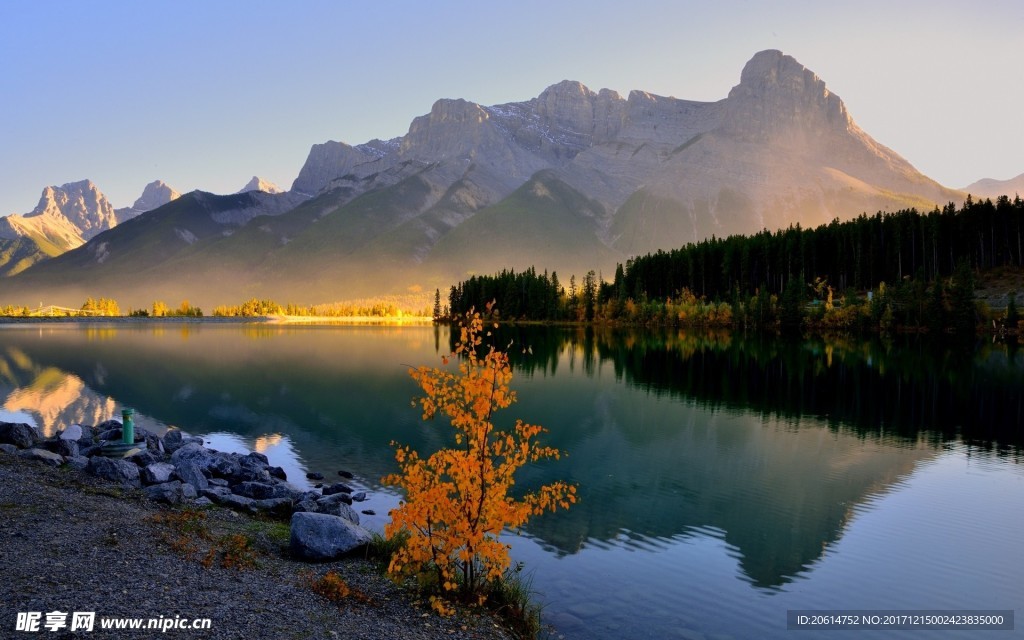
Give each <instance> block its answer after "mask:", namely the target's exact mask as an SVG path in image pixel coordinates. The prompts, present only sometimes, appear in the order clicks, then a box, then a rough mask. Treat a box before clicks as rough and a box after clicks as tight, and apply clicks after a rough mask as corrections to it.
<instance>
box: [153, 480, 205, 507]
mask: <svg viewBox="0 0 1024 640" xmlns="http://www.w3.org/2000/svg"><path fill="white" fill-rule="evenodd" d="M144 491H145V493H146V497H147V498H149V499H150V500H156V501H157V502H166V503H167V504H181V503H182V502H186V501H188V500H193V499H195V497H196V490H195V488H194V487H193V486H192V485H190V484H186V483H183V482H181V481H180V480H172V481H171V482H163V483H161V484H154V485H152V486H149V487H146V488H145V489H144Z"/></svg>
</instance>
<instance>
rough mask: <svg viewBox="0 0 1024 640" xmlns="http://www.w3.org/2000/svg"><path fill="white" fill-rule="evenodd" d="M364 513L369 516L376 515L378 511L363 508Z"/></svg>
mask: <svg viewBox="0 0 1024 640" xmlns="http://www.w3.org/2000/svg"><path fill="white" fill-rule="evenodd" d="M362 513H364V514H366V515H368V516H375V515H377V512H376V511H374V510H373V509H363V511H362Z"/></svg>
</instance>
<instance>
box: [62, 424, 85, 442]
mask: <svg viewBox="0 0 1024 640" xmlns="http://www.w3.org/2000/svg"><path fill="white" fill-rule="evenodd" d="M57 437H58V438H60V439H61V440H81V439H82V425H80V424H72V425H69V426H68V428H67V429H64V430H63V431H61V432H60V434H59V435H58V436H57Z"/></svg>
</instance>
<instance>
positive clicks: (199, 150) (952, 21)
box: [0, 0, 1024, 215]
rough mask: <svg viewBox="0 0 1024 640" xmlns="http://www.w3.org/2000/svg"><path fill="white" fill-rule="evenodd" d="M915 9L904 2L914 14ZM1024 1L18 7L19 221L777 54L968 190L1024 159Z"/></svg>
mask: <svg viewBox="0 0 1024 640" xmlns="http://www.w3.org/2000/svg"><path fill="white" fill-rule="evenodd" d="M893 5H899V6H893ZM1021 34H1024V3H1021V2H1019V0H977V1H975V2H962V1H957V2H954V1H951V0H934V1H922V0H911V1H909V2H899V3H892V2H890V1H881V0H862V1H858V2H855V3H854V2H845V1H844V2H820V0H819V1H798V0H782V1H778V2H771V3H767V2H754V1H742V0H724V1H717V2H716V1H711V2H685V1H683V2H669V1H661V2H658V1H653V0H631V2H629V3H628V4H627V3H626V2H623V1H621V0H620V1H618V2H608V1H604V0H587V1H586V2H578V1H570V2H554V3H552V2H549V1H541V0H520V1H518V2H515V3H476V2H468V1H453V2H444V1H440V2H434V3H420V2H404V1H399V0H396V1H393V2H379V3H378V2H373V3H369V2H364V3H357V2H341V1H333V0H331V1H327V0H306V1H298V2H279V1H273V2H272V1H269V0H264V1H259V0H253V1H246V2H241V1H238V2H232V1H227V0H225V1H220V2H200V1H198V0H178V1H175V2H169V1H168V2H165V1H150V2H118V1H114V0H110V1H103V2H77V1H71V0H67V1H61V2H58V1H51V0H37V1H29V0H9V1H7V2H3V3H0V87H2V91H0V96H2V97H0V100H2V102H0V214H3V215H6V214H9V213H26V212H28V211H31V210H32V209H33V208H34V207H35V205H36V203H37V202H38V199H39V195H40V192H41V191H42V189H43V188H44V187H46V186H47V185H60V184H64V183H68V182H74V181H78V180H83V179H90V180H92V181H93V182H95V183H96V185H97V186H98V187H99V189H100V190H101V191H103V192H104V193H105V194H106V195H107V197H108V198H110V200H111V201H112V203H113V204H114V206H116V207H124V206H128V205H130V204H132V202H134V200H135V198H137V197H138V196H139V195H140V194H141V192H142V189H143V187H144V186H145V185H146V184H147V183H149V182H151V181H153V180H157V179H159V180H163V181H165V182H167V183H168V184H170V185H171V186H172V187H174V188H175V189H177V190H178V191H180V192H182V193H185V192H188V191H191V190H193V189H202V190H204V191H211V192H214V193H231V192H234V191H237V190H238V189H240V188H241V187H242V186H243V185H244V184H245V183H246V182H248V181H249V179H250V178H251V177H252V176H253V175H259V176H261V177H263V178H265V179H268V180H270V181H272V182H274V183H276V184H277V185H278V186H280V187H282V188H285V189H287V188H290V186H291V183H292V180H294V179H295V176H296V175H297V174H298V171H299V169H300V168H301V166H302V163H303V162H304V160H305V158H306V155H307V153H308V152H309V148H310V146H312V145H313V144H318V143H321V142H325V141H327V140H339V141H343V142H347V143H349V144H359V143H362V142H366V141H368V140H370V139H373V138H382V139H387V138H392V137H395V136H400V135H403V134H404V133H405V132H406V131H407V130H408V127H409V123H410V122H411V121H412V119H413V118H414V117H416V116H418V115H422V114H425V113H427V112H429V110H430V107H431V105H432V104H433V103H434V101H435V100H437V99H439V98H465V99H467V100H471V101H473V102H477V103H480V104H485V105H491V104H499V103H504V102H513V101H522V100H529V99H530V98H532V97H535V96H537V95H538V94H540V93H541V91H543V90H544V89H545V88H546V87H548V86H550V85H552V84H555V83H557V82H559V81H561V80H565V79H571V80H578V81H580V82H582V83H583V84H585V85H587V86H588V87H590V88H591V89H593V90H595V91H596V90H599V89H601V88H609V89H613V90H615V91H618V92H619V93H621V94H623V95H626V94H627V93H628V92H629V91H630V90H632V89H640V90H644V91H648V92H650V93H654V94H657V95H663V96H675V97H677V98H685V99H689V100H704V101H714V100H720V99H722V98H724V97H726V95H728V93H729V90H730V89H731V88H732V87H733V86H734V85H735V84H736V83H737V82H738V81H739V76H740V71H741V70H742V68H743V65H744V64H745V63H746V62H747V61H748V60H749V59H750V58H751V57H752V56H753V55H754V54H755V53H756V52H758V51H761V50H763V49H779V50H781V51H783V52H784V53H786V54H789V55H791V56H793V57H794V58H796V59H797V60H798V61H799V62H800V63H801V64H803V65H804V66H806V67H807V68H809V69H811V70H812V71H814V72H815V73H817V74H818V76H820V77H821V78H822V79H823V80H824V81H825V83H826V84H827V86H828V88H829V89H830V90H831V91H832V92H834V93H836V94H838V95H839V96H840V97H841V98H842V99H843V101H844V102H845V103H846V106H847V108H848V109H849V112H850V114H851V115H852V116H853V118H854V120H855V121H856V122H857V123H858V124H859V125H860V127H861V128H862V129H864V130H865V131H866V132H867V133H868V134H869V135H871V136H872V137H874V138H875V139H876V140H877V141H878V142H880V143H882V144H884V145H886V146H888V147H890V148H892V149H893V150H895V151H896V152H897V153H899V154H900V155H902V156H903V157H905V158H906V159H907V160H908V161H909V162H910V163H911V164H913V165H914V166H915V167H916V168H917V169H918V170H919V171H921V172H922V173H924V174H925V175H927V176H929V177H931V178H933V179H935V180H937V181H938V182H940V183H942V184H944V185H946V186H949V187H954V188H960V187H964V186H966V185H967V184H969V183H971V182H974V181H975V180H978V179H981V178H996V179H1000V180H1005V179H1009V178H1012V177H1014V176H1017V175H1019V174H1021V173H1022V172H1024V119H1022V116H1021V113H1022V110H1021V106H1020V105H1022V104H1024V36H1022V35H1021Z"/></svg>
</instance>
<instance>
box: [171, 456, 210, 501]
mask: <svg viewBox="0 0 1024 640" xmlns="http://www.w3.org/2000/svg"><path fill="white" fill-rule="evenodd" d="M188 446H192V445H188ZM179 451H181V449H179ZM174 469H175V473H176V474H177V476H178V477H179V478H180V479H181V480H182V481H184V482H187V483H189V484H190V485H192V486H193V487H195V489H196V491H202V490H203V489H208V488H209V487H210V482H209V481H208V480H207V479H206V476H205V475H203V470H202V468H200V466H199V464H197V463H196V462H194V461H192V460H186V461H184V462H182V463H180V464H175V465H174Z"/></svg>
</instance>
